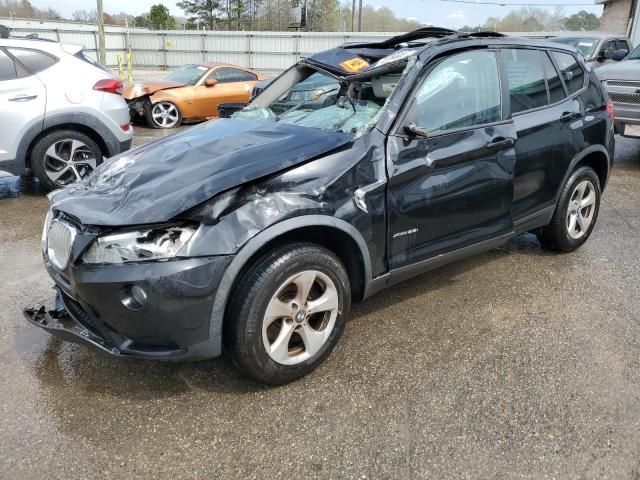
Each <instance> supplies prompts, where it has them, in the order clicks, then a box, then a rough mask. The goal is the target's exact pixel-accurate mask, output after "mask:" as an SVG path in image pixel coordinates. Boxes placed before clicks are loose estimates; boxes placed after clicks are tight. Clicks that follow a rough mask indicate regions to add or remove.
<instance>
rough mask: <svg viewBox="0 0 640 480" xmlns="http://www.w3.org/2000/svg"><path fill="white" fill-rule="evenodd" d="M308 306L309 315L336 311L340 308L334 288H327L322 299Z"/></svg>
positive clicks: (313, 301) (312, 301) (311, 302)
mask: <svg viewBox="0 0 640 480" xmlns="http://www.w3.org/2000/svg"><path fill="white" fill-rule="evenodd" d="M307 305H308V306H307V312H308V314H309V315H313V314H315V313H321V312H328V311H331V310H335V309H336V308H338V293H337V292H336V291H335V289H334V288H333V287H327V289H326V290H325V292H324V293H323V294H322V296H321V297H320V298H318V299H316V300H311V301H309V302H308V303H307Z"/></svg>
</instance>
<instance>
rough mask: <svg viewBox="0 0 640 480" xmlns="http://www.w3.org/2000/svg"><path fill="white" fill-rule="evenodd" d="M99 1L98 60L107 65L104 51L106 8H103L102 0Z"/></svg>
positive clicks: (97, 11)
mask: <svg viewBox="0 0 640 480" xmlns="http://www.w3.org/2000/svg"><path fill="white" fill-rule="evenodd" d="M96 1H97V2H98V3H97V9H96V13H97V21H98V62H100V64H102V65H106V63H107V56H106V54H105V52H104V9H103V8H102V0H96Z"/></svg>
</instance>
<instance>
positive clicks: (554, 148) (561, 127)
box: [502, 48, 581, 223]
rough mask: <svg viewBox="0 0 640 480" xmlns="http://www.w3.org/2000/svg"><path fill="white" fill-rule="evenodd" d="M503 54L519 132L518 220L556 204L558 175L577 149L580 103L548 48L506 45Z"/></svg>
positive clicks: (517, 161)
mask: <svg viewBox="0 0 640 480" xmlns="http://www.w3.org/2000/svg"><path fill="white" fill-rule="evenodd" d="M502 57H503V64H504V69H505V73H506V77H507V84H508V87H509V93H510V95H509V100H510V105H511V107H510V110H511V114H512V118H513V120H514V122H515V127H516V131H517V134H518V140H517V142H516V158H517V160H516V167H515V178H514V199H513V216H514V221H515V222H516V223H519V222H520V221H526V220H527V218H530V216H531V215H536V214H538V213H540V212H541V211H543V210H544V209H545V208H552V207H553V205H554V200H555V194H556V192H557V188H558V182H559V181H560V180H559V179H561V178H562V176H563V175H564V173H565V172H566V169H567V165H568V162H570V161H571V159H572V158H573V157H574V155H575V154H576V153H577V150H576V146H575V145H576V141H575V132H576V130H579V129H580V127H581V119H580V113H581V106H580V103H579V101H578V100H577V99H576V98H575V97H574V98H567V96H566V92H565V89H564V86H563V82H562V81H561V80H560V78H559V75H558V72H557V70H556V68H555V66H554V64H553V63H552V61H551V59H550V57H549V56H548V54H547V52H546V51H544V50H533V49H525V48H512V49H503V50H502Z"/></svg>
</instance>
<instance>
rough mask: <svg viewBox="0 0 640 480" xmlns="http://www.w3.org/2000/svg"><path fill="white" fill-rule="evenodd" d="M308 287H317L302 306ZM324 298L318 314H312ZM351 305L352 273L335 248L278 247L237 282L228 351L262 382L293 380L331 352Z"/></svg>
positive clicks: (226, 330)
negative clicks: (345, 266)
mask: <svg viewBox="0 0 640 480" xmlns="http://www.w3.org/2000/svg"><path fill="white" fill-rule="evenodd" d="M312 278H313V281H312V280H311V279H312ZM305 285H306V286H309V285H311V288H310V290H309V292H310V293H309V295H307V296H306V299H307V300H309V302H306V301H305V303H304V305H302V298H303V297H304V292H305V288H306V287H305ZM299 286H302V288H300V287H299ZM320 299H322V302H315V307H317V308H318V309H319V310H318V312H317V313H312V312H306V310H307V307H310V308H314V300H320ZM334 300H335V301H334ZM320 303H322V304H323V306H322V307H320V306H319V305H320ZM296 307H297V308H296ZM350 307H351V287H350V284H349V277H348V275H347V272H346V270H345V268H344V266H343V265H342V262H340V260H339V259H338V258H337V257H336V256H335V255H334V254H333V253H332V252H330V251H329V250H327V249H325V248H322V247H320V246H318V245H315V244H312V243H292V244H287V245H284V246H282V247H278V248H274V249H273V250H271V251H269V252H268V253H266V254H265V255H263V256H262V257H261V258H260V259H258V261H256V262H255V263H254V265H253V266H252V267H251V268H249V270H248V271H247V272H245V273H244V274H243V275H242V276H241V277H240V279H239V281H238V282H237V286H236V287H235V290H234V292H233V293H232V296H231V300H230V305H229V308H228V309H227V314H228V316H227V320H226V321H225V324H224V334H223V341H224V349H225V353H227V354H229V355H230V357H231V359H232V361H233V363H234V364H235V365H236V366H237V367H238V368H239V369H240V370H242V371H243V372H245V373H246V374H248V375H249V376H251V377H253V378H255V379H256V380H259V381H260V382H263V383H266V384H269V385H284V384H287V383H290V382H292V381H294V380H297V379H299V378H301V377H303V376H305V375H307V374H308V373H310V372H312V371H313V370H314V369H316V368H317V367H318V365H320V364H321V363H322V362H323V361H324V360H325V359H326V358H327V357H328V356H329V354H330V353H331V351H332V350H333V348H334V347H335V345H336V343H337V342H338V339H339V338H340V336H341V335H342V332H343V331H344V327H345V323H346V321H347V318H348V317H349V311H350ZM269 312H271V314H269ZM307 313H308V314H307ZM303 317H304V320H303ZM282 339H284V341H279V342H278V341H277V340H282ZM278 345H280V346H281V348H277V347H278Z"/></svg>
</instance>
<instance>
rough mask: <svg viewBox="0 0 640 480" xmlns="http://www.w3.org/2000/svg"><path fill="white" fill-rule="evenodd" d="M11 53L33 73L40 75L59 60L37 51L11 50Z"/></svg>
mask: <svg viewBox="0 0 640 480" xmlns="http://www.w3.org/2000/svg"><path fill="white" fill-rule="evenodd" d="M8 50H9V53H11V55H13V56H14V57H16V58H17V59H18V60H19V61H20V62H21V63H22V64H23V65H24V66H25V67H27V68H28V69H29V71H30V72H31V73H39V72H42V71H43V70H46V69H47V68H49V67H50V66H51V65H54V64H55V63H56V62H57V61H58V59H57V58H56V57H53V56H51V55H48V54H46V53H43V52H39V51H37V50H29V49H26V48H9V49H8Z"/></svg>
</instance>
